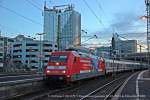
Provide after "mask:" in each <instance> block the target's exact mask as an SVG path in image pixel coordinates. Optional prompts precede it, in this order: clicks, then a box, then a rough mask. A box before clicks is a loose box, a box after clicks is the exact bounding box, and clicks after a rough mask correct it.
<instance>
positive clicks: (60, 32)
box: [44, 5, 81, 50]
mask: <svg viewBox="0 0 150 100" xmlns="http://www.w3.org/2000/svg"><path fill="white" fill-rule="evenodd" d="M44 33H46V34H45V36H44V40H48V41H52V42H53V43H57V44H58V48H59V50H64V49H66V48H67V47H69V46H79V45H80V44H81V14H80V13H78V12H76V11H75V10H74V8H73V6H72V5H68V7H66V8H63V9H56V7H53V9H48V8H46V7H45V9H44Z"/></svg>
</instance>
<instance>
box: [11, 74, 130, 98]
mask: <svg viewBox="0 0 150 100" xmlns="http://www.w3.org/2000/svg"><path fill="white" fill-rule="evenodd" d="M131 74H132V73H131V72H130V73H124V74H119V75H117V76H116V77H107V78H106V77H100V79H99V78H97V79H95V80H93V79H91V80H87V81H83V82H81V83H80V84H75V85H73V86H69V87H64V88H61V89H53V90H45V91H39V92H35V93H33V94H30V95H26V96H25V95H24V96H21V98H19V99H18V98H16V99H12V100H77V99H78V100H87V99H88V100H96V99H97V100H109V99H110V98H111V96H112V94H113V93H114V92H115V91H116V90H117V89H118V88H119V87H120V85H122V84H123V82H124V81H125V79H126V78H127V77H128V76H130V75H131Z"/></svg>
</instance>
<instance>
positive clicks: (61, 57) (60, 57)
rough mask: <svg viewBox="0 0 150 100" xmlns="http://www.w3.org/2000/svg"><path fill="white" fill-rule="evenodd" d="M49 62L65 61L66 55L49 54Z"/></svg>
mask: <svg viewBox="0 0 150 100" xmlns="http://www.w3.org/2000/svg"><path fill="white" fill-rule="evenodd" d="M49 61H50V62H67V55H51V57H50V60H49Z"/></svg>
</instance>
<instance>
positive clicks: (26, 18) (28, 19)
mask: <svg viewBox="0 0 150 100" xmlns="http://www.w3.org/2000/svg"><path fill="white" fill-rule="evenodd" d="M0 7H1V8H3V9H5V10H7V11H9V12H11V13H14V14H15V15H17V16H19V17H22V18H23V19H25V20H27V21H30V22H32V23H34V24H37V25H40V26H42V24H41V23H39V22H36V21H34V20H32V19H30V18H28V17H25V16H24V15H22V14H20V13H18V12H16V11H14V10H12V9H9V8H7V7H5V6H2V5H0Z"/></svg>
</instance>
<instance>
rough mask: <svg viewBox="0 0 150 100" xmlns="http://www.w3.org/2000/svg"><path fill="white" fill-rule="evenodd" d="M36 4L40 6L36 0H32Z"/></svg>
mask: <svg viewBox="0 0 150 100" xmlns="http://www.w3.org/2000/svg"><path fill="white" fill-rule="evenodd" d="M32 1H33V2H34V3H35V4H36V5H38V6H41V5H40V4H39V3H38V2H36V1H37V0H36V1H34V0H32Z"/></svg>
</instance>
